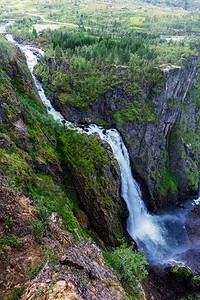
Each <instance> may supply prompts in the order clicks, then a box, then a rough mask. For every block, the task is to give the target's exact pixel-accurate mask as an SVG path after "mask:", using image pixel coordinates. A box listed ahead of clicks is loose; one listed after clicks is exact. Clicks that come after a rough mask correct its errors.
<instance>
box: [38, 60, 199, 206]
mask: <svg viewBox="0 0 200 300" xmlns="http://www.w3.org/2000/svg"><path fill="white" fill-rule="evenodd" d="M197 61H198V57H194V58H193V59H189V60H186V61H183V66H182V68H180V67H173V68H171V69H169V70H168V71H167V72H166V73H165V75H164V76H165V79H164V80H163V81H161V82H160V83H159V82H158V83H151V82H150V83H148V84H146V86H140V84H137V88H132V90H131V91H130V90H129V89H128V88H127V87H126V86H125V85H122V84H118V85H116V86H113V87H112V89H110V90H108V91H107V92H105V93H104V94H103V95H100V96H99V98H98V99H96V100H95V101H92V102H89V103H87V102H86V103H85V105H84V106H81V105H79V104H77V103H72V102H70V101H67V99H68V96H67V95H68V91H67V90H65V89H64V88H63V87H61V86H58V89H56V87H55V82H54V86H52V87H50V86H51V78H52V75H53V74H54V73H55V72H56V71H57V65H58V66H59V72H61V73H62V74H63V76H64V77H65V78H68V77H69V76H68V74H70V72H71V71H70V69H69V66H68V65H67V64H66V63H64V62H62V59H48V60H47V61H45V60H42V62H41V63H42V64H44V65H45V64H46V66H45V67H44V69H45V70H46V71H47V72H48V74H49V77H48V84H49V85H48V87H50V89H52V91H53V96H52V104H53V105H54V107H55V108H56V109H57V110H59V111H60V112H62V114H63V115H64V117H65V118H66V119H68V120H70V121H74V122H77V123H91V122H97V123H98V121H99V120H102V119H103V120H104V121H106V122H107V124H109V126H110V127H115V128H117V129H118V131H119V132H120V133H121V134H122V136H123V139H124V141H125V143H126V146H127V147H128V150H129V153H130V158H131V162H132V166H133V171H134V173H135V176H136V177H137V178H138V179H139V181H141V183H143V186H145V187H147V190H148V193H147V197H146V198H147V200H148V205H149V208H151V209H156V208H159V207H162V206H164V205H166V204H168V203H174V202H175V201H177V198H178V199H180V200H182V199H185V198H187V197H189V196H190V197H191V195H197V188H198V186H197V185H198V161H199V153H198V151H197V144H198V143H199V139H200V138H199V134H198V131H197V128H198V120H197V118H196V115H197V114H198V111H199V107H198V106H197V105H196V103H195V100H194V98H193V89H194V83H195V80H196V77H197V72H198V65H197ZM36 72H37V69H36ZM38 76H39V78H40V79H41V80H43V78H42V76H41V74H38ZM66 80H67V79H66ZM69 85H70V88H71V89H74V91H75V92H76V93H78V92H79V91H78V90H77V89H76V87H75V86H73V82H70V81H69ZM60 94H62V99H64V100H61V99H60V98H59V97H60V96H59V95H60ZM80 96H81V93H80ZM83 102H84V99H83Z"/></svg>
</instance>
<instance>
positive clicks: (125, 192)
mask: <svg viewBox="0 0 200 300" xmlns="http://www.w3.org/2000/svg"><path fill="white" fill-rule="evenodd" d="M6 38H7V40H9V41H11V42H13V43H15V44H17V45H18V46H19V47H20V49H21V50H22V51H23V52H24V54H25V55H26V58H27V63H28V66H29V69H30V71H31V73H32V75H33V78H34V81H35V84H36V87H37V89H38V92H39V95H40V97H41V99H42V101H43V103H44V105H45V106H46V107H47V111H48V113H49V114H51V115H52V116H53V117H54V119H55V120H58V121H61V122H66V125H67V126H71V127H72V128H74V126H73V124H72V123H71V122H69V121H66V120H64V118H63V116H62V115H61V114H60V113H59V112H57V111H56V110H55V109H54V108H53V107H52V105H51V102H50V101H49V100H48V99H47V97H46V95H45V92H44V90H43V88H42V84H41V83H40V82H39V81H38V80H37V79H36V78H35V76H34V74H33V68H34V66H35V65H36V63H37V56H36V54H35V53H34V52H35V51H36V52H37V53H40V55H43V54H44V52H43V51H42V50H41V49H38V48H35V47H32V46H30V45H22V44H19V43H17V42H16V41H14V40H13V37H12V35H10V34H7V35H6ZM75 129H76V130H78V131H82V132H86V133H87V134H92V133H95V132H97V133H98V134H99V135H100V137H101V139H102V140H105V141H107V142H108V143H109V144H110V146H111V148H112V151H113V154H114V156H115V158H116V159H117V161H118V163H119V166H120V170H121V195H122V197H123V198H124V200H125V201H126V204H127V208H128V210H129V218H128V220H127V230H128V232H129V234H130V235H131V236H132V238H133V239H134V240H135V241H136V243H137V245H138V247H139V248H143V249H144V252H145V254H146V255H147V257H148V260H149V261H150V262H152V263H165V262H167V261H170V260H175V259H176V260H178V258H177V254H179V253H181V252H184V251H186V250H187V249H189V246H190V245H189V242H188V238H187V235H186V231H185V226H184V217H185V215H186V213H187V212H188V211H190V210H191V209H192V208H193V206H194V205H195V203H194V201H190V203H189V204H185V206H186V209H181V208H177V207H175V206H171V207H168V208H166V209H165V210H163V211H160V212H159V214H158V215H152V214H150V213H149V212H148V211H147V209H146V207H145V205H144V202H143V200H142V195H141V190H140V187H139V185H138V184H137V182H136V181H135V180H134V178H133V176H132V172H131V167H130V160H129V155H128V151H127V149H126V147H125V145H124V143H123V140H122V138H121V136H120V134H119V133H118V131H117V130H116V129H109V130H105V129H104V128H102V127H99V126H97V125H89V126H87V127H85V130H83V129H81V128H78V127H76V128H75Z"/></svg>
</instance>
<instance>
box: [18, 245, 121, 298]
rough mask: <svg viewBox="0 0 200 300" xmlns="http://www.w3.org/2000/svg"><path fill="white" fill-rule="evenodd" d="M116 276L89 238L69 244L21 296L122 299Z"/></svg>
mask: <svg viewBox="0 0 200 300" xmlns="http://www.w3.org/2000/svg"><path fill="white" fill-rule="evenodd" d="M122 293H123V290H122V288H121V286H120V283H119V281H118V280H117V278H116V277H115V276H114V275H113V274H112V273H111V272H110V270H109V269H108V267H106V264H105V261H104V259H103V256H102V252H101V251H100V249H99V248H98V247H97V246H96V245H95V244H94V242H93V241H92V239H89V240H88V241H87V243H86V244H85V243H84V242H82V241H79V242H78V243H76V244H74V245H73V246H71V247H69V248H68V250H67V251H66V252H65V253H64V255H63V256H62V257H61V259H60V260H59V261H58V262H57V264H56V265H54V266H51V265H50V264H48V263H47V264H46V265H45V266H44V268H43V269H42V270H41V272H40V273H39V274H38V276H37V277H36V278H35V279H34V280H33V281H32V282H31V283H30V285H29V286H28V287H27V289H26V291H25V292H24V294H23V296H22V297H21V299H30V298H31V299H56V298H59V299H60V298H61V299H66V300H67V299H88V300H92V299H105V300H118V299H119V300H121V299H123V294H122Z"/></svg>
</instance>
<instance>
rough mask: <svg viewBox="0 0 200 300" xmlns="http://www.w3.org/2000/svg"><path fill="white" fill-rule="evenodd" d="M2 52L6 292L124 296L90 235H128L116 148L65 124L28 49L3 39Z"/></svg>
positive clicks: (0, 229)
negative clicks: (37, 78)
mask: <svg viewBox="0 0 200 300" xmlns="http://www.w3.org/2000/svg"><path fill="white" fill-rule="evenodd" d="M0 57H1V59H0V258H1V259H0V269H1V274H0V299H4V298H5V297H6V296H7V295H9V294H13V295H14V294H16V293H18V294H19V295H21V294H22V293H24V294H23V296H22V297H21V299H30V298H31V299H44V298H45V299H46V298H48V299H55V298H56V297H61V296H62V297H63V298H64V299H68V298H67V297H71V298H73V299H116V300H117V299H122V298H123V293H124V292H123V288H122V287H121V284H120V282H119V281H118V279H117V278H116V276H115V274H114V273H113V271H112V269H109V268H108V267H107V266H106V262H105V260H104V259H103V256H102V250H100V249H99V248H98V247H97V245H96V244H95V243H94V241H93V240H92V239H91V238H90V239H89V240H88V238H89V237H90V236H92V237H93V238H94V239H96V241H99V244H101V246H102V247H103V248H104V249H105V245H106V246H107V247H109V245H116V244H119V243H120V241H121V240H122V238H123V236H124V235H123V228H122V225H121V219H120V214H121V212H122V211H123V208H122V206H123V204H122V201H121V197H120V196H119V191H120V173H119V167H118V165H117V162H116V160H115V159H114V157H113V155H112V153H111V150H110V149H109V147H108V145H107V144H105V143H103V144H102V142H99V140H98V139H95V138H90V139H89V138H87V137H84V136H83V135H80V134H78V133H76V134H75V133H74V132H73V131H72V133H70V131H68V130H65V129H64V128H59V125H58V124H57V123H56V122H54V121H53V119H52V118H51V117H49V116H48V114H47V112H46V110H45V107H44V106H43V104H42V102H41V99H40V98H39V96H38V93H37V89H36V87H35V84H34V81H33V79H32V76H31V74H30V71H29V70H28V67H27V64H26V59H25V56H24V55H23V54H22V52H21V51H20V50H19V49H18V47H16V46H14V45H11V44H10V43H8V42H7V41H5V40H4V39H3V38H1V48H0ZM74 134H75V135H74ZM67 136H68V139H67ZM79 136H81V137H82V138H80V139H79ZM77 141H79V142H80V143H78V142H77ZM83 146H84V147H85V151H84V152H82V150H83ZM67 147H69V148H67ZM79 147H80V148H79ZM78 148H79V150H80V151H79V152H78V151H77V150H78ZM74 150H75V153H73V151H74ZM69 151H72V152H71V157H70V155H69V154H70V153H69ZM87 151H89V152H88V155H89V156H92V155H93V158H94V159H92V160H89V159H88V156H87ZM74 154H76V155H77V156H75V155H74ZM101 156H103V157H104V159H103V160H102V157H101ZM72 158H74V159H75V160H76V161H74V160H73V159H72ZM75 163H77V164H78V165H77V166H78V169H77V167H76V165H75ZM64 164H65V165H66V164H67V166H66V168H63V165H64ZM86 166H87V168H86ZM86 171H87V173H86ZM74 178H75V180H74V181H76V179H77V181H76V182H75V184H74V183H73V179H74ZM96 179H97V180H96ZM114 179H115V180H114ZM94 181H95V182H96V185H95V184H94ZM108 183H109V184H108ZM113 193H114V195H113ZM79 195H82V197H85V199H86V204H85V206H86V208H88V209H89V207H90V205H91V208H90V212H89V213H90V214H91V216H90V219H88V217H87V214H86V213H87V209H86V213H85V212H84V211H83V210H82V209H81V208H83V206H82V207H81V208H80V207H79V204H80V198H79ZM105 199H106V200H107V203H106V202H105ZM116 202H118V203H116ZM95 203H96V206H95ZM94 206H95V209H92V208H94ZM97 208H98V211H99V214H98V215H97V214H96V215H95V211H96V210H97ZM125 210H126V208H125ZM92 213H93V214H92ZM92 218H93V223H92V221H91V220H92ZM95 218H96V219H95ZM94 224H96V225H97V226H96V227H95V226H94ZM95 229H96V230H95ZM86 241H87V242H86ZM52 289H53V292H52ZM13 297H14V296H13Z"/></svg>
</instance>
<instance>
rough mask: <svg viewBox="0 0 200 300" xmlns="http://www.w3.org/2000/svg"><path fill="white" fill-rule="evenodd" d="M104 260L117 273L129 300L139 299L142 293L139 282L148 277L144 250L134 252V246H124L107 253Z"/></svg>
mask: <svg viewBox="0 0 200 300" xmlns="http://www.w3.org/2000/svg"><path fill="white" fill-rule="evenodd" d="M104 258H105V260H106V262H107V264H108V265H110V266H111V267H112V268H114V269H115V270H116V271H117V274H118V276H119V278H120V280H121V281H122V283H123V286H124V289H125V291H126V292H127V293H128V299H138V298H139V295H140V293H141V289H140V286H139V282H140V281H141V280H142V279H143V278H145V277H146V275H147V270H146V269H145V265H147V261H146V258H145V256H144V254H143V251H142V250H139V251H136V250H133V245H132V246H131V247H127V245H126V244H123V245H122V246H121V247H120V248H116V249H115V250H114V251H113V252H105V253H104Z"/></svg>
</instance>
